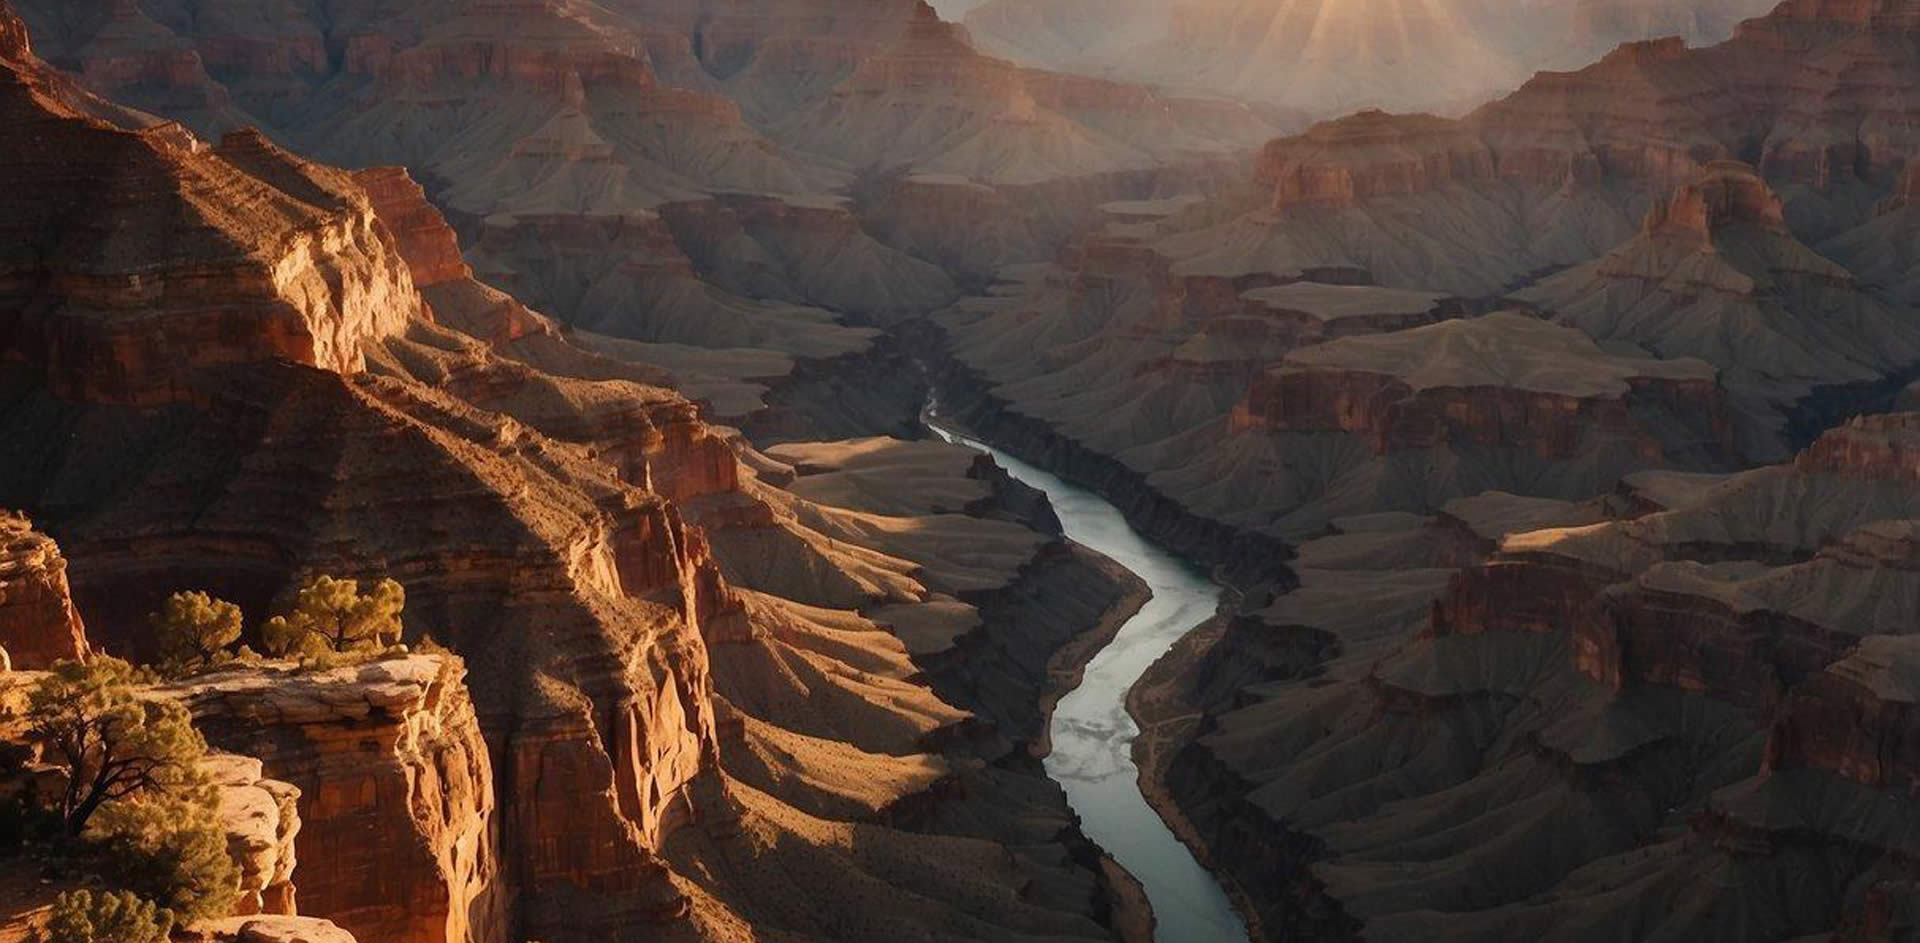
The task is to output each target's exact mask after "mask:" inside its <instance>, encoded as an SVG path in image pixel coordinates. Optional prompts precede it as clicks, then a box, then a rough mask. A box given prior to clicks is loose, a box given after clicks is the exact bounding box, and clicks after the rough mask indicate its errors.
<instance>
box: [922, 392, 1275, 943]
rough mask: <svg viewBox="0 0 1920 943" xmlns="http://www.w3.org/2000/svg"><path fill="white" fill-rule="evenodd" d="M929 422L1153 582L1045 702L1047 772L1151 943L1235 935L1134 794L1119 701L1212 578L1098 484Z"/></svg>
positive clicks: (1224, 910)
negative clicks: (1139, 899) (1079, 674)
mask: <svg viewBox="0 0 1920 943" xmlns="http://www.w3.org/2000/svg"><path fill="white" fill-rule="evenodd" d="M934 431H935V432H937V433H939V434H940V435H941V436H942V437H943V438H945V439H946V440H947V441H949V442H956V443H959V444H962V445H966V446H970V447H972V448H975V449H979V450H980V451H982V452H986V453H987V454H989V455H991V456H993V458H994V460H995V461H997V462H999V463H1000V465H1001V467H1003V468H1005V469H1006V470H1007V471H1008V472H1009V473H1010V474H1012V475H1013V477H1015V478H1018V479H1019V480H1021V481H1023V482H1026V483H1027V484H1028V485H1031V486H1033V487H1035V488H1038V489H1040V490H1041V491H1044V492H1046V495H1047V499H1048V500H1050V501H1052V502H1053V508H1054V511H1055V512H1056V513H1057V514H1059V516H1060V523H1061V524H1062V525H1064V526H1065V528H1066V533H1067V536H1068V537H1070V538H1072V539H1073V540H1074V541H1076V542H1077V543H1080V544H1082V545H1084V546H1087V547H1091V548H1093V549H1094V550H1096V551H1099V552H1100V553H1103V554H1105V555H1106V556H1108V557H1110V558H1112V559H1113V560H1115V561H1117V562H1119V563H1120V565H1121V566H1124V567H1126V568H1127V569H1129V570H1132V571H1133V572H1134V574H1135V575H1137V576H1139V577H1140V579H1142V580H1144V581H1145V582H1146V584H1147V585H1148V586H1149V587H1151V588H1152V589H1153V598H1152V599H1151V600H1150V601H1148V603H1147V604H1146V606H1144V607H1143V608H1142V609H1141V610H1140V612H1139V613H1138V614H1137V615H1135V616H1134V617H1133V618H1132V619H1130V620H1128V621H1127V624H1126V625H1124V626H1121V628H1120V632H1119V634H1118V635H1116V636H1115V637H1114V640H1113V642H1112V643H1111V644H1109V645H1108V646H1107V647H1106V648H1105V649H1104V650H1102V651H1101V652H1100V654H1099V655H1097V656H1095V658H1094V659H1093V662H1092V663H1091V664H1089V665H1088V666H1087V673H1086V678H1085V679H1084V680H1083V681H1082V682H1081V683H1080V687H1078V688H1076V689H1074V691H1073V693H1071V694H1068V695H1067V696H1066V697H1064V698H1062V699H1061V701H1060V704H1059V706H1058V707H1057V708H1056V709H1055V711H1054V714H1053V752H1052V753H1051V754H1050V755H1049V756H1048V757H1047V761H1046V765H1047V772H1048V773H1049V774H1051V775H1052V776H1053V778H1054V779H1055V780H1056V781H1057V782H1059V783H1060V785H1061V786H1062V787H1063V788H1065V789H1066V792H1067V801H1068V802H1070V803H1072V805H1073V809H1074V811H1075V812H1077V813H1079V815H1080V818H1081V822H1082V827H1083V828H1084V830H1085V831H1086V833H1087V834H1088V835H1089V836H1091V837H1092V838H1093V840H1094V841H1096V842H1099V843H1100V845H1101V847H1103V848H1105V849H1106V850H1107V851H1108V852H1109V853H1111V854H1112V855H1113V857H1114V859H1115V860H1117V861H1119V862H1120V864H1121V865H1123V866H1124V867H1125V868H1126V869H1127V870H1128V871H1130V872H1132V873H1133V875H1134V877H1136V878H1138V879H1139V880H1140V883H1141V884H1142V885H1144V886H1145V887H1146V891H1147V899H1148V900H1149V901H1150V902H1151V903H1152V905H1153V914H1154V918H1155V920H1156V929H1155V932H1154V937H1155V940H1156V943H1245V941H1246V939H1247V931H1246V927H1245V924H1243V923H1242V922H1241V919H1240V916H1239V914H1238V913H1236V912H1235V911H1234V909H1233V906H1232V904H1230V903H1229V902H1228V900H1227V895H1226V893H1225V892H1223V891H1222V890H1221V889H1220V885H1219V884H1218V883H1217V882H1215V881H1214V879H1213V876H1212V875H1211V874H1209V873H1208V872H1207V870H1206V869H1205V868H1202V867H1201V866H1200V863H1199V862H1197V861H1195V860H1194V858H1193V855H1192V853H1191V852H1189V851H1188V850H1187V846H1186V845H1183V844H1181V842H1180V840H1179V839H1178V838H1175V837H1174V834H1173V832H1172V831H1170V830H1168V828H1167V826H1166V823H1165V822H1163V821H1161V819H1160V816H1159V814H1158V813H1156V812H1154V811H1153V807H1152V806H1150V805H1148V804H1147V800H1146V797H1145V796H1142V795H1141V794H1140V783H1139V770H1138V769H1137V768H1136V767H1135V766H1134V764H1133V749H1132V747H1133V739H1134V737H1135V736H1136V735H1138V734H1139V732H1140V731H1139V728H1138V727H1137V726H1135V724H1134V722H1133V717H1132V716H1131V715H1129V714H1128V713H1127V708H1126V700H1127V690H1128V689H1129V688H1131V687H1132V686H1133V683H1134V682H1135V681H1136V680H1138V679H1139V678H1140V676H1141V675H1142V674H1145V673H1146V670H1147V669H1148V668H1149V667H1151V666H1152V665H1153V663H1154V662H1155V661H1157V660H1158V659H1159V658H1160V656H1161V655H1163V654H1165V653H1166V651H1167V649H1168V648H1170V647H1172V646H1173V644H1174V643H1175V642H1178V641H1179V640H1180V639H1181V638H1182V637H1184V636H1185V635H1186V634H1187V633H1188V632H1189V631H1191V630H1192V629H1193V627H1194V626H1197V625H1199V624H1200V623H1201V622H1203V621H1205V620H1206V619H1207V618H1208V617H1210V616H1211V615H1213V612H1214V608H1215V606H1216V604H1217V603H1218V601H1219V596H1220V590H1219V587H1217V586H1215V585H1214V584H1213V583H1211V582H1209V581H1208V580H1207V578H1206V576H1205V574H1204V573H1202V572H1201V571H1200V570H1199V569H1197V568H1196V567H1194V566H1193V565H1192V564H1190V563H1188V562H1187V561H1185V560H1182V559H1180V558H1179V557H1176V556H1174V555H1172V554H1170V553H1167V552H1166V551H1164V550H1162V549H1160V548H1159V547H1156V546H1154V545H1153V544H1152V543H1149V542H1148V541H1147V540H1146V539H1145V538H1143V537H1141V536H1140V535H1139V534H1138V533H1136V532H1135V531H1134V530H1133V528H1132V527H1130V526H1128V524H1127V521H1126V518H1125V517H1123V516H1122V515H1121V514H1120V510H1119V509H1118V508H1116V507H1114V506H1113V505H1111V504H1108V503H1107V502H1106V501H1105V500H1102V499H1101V498H1100V496H1099V495H1096V494H1094V493H1092V492H1090V491H1087V490H1086V489H1083V488H1078V487H1075V486H1074V485H1071V484H1068V483H1067V482H1065V481H1062V480H1061V479H1060V478H1058V477H1056V476H1054V475H1051V474H1049V473H1047V472H1045V471H1042V470H1041V469H1039V468H1036V467H1034V466H1032V465H1029V464H1027V463H1026V462H1023V461H1020V460H1019V459H1017V458H1014V457H1013V456H1011V455H1007V454H1005V453H1003V452H1001V451H999V450H997V449H994V448H992V447H990V446H988V445H985V444H983V443H980V442H977V441H974V440H972V439H969V438H967V437H965V436H961V435H958V434H956V433H953V432H951V431H948V430H946V429H942V428H940V427H938V426H935V427H934Z"/></svg>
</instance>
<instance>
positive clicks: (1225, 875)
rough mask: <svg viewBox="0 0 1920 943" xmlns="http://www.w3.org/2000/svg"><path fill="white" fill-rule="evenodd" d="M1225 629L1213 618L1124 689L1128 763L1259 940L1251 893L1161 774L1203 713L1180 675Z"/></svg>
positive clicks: (1148, 795) (1220, 619)
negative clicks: (1132, 733)
mask: <svg viewBox="0 0 1920 943" xmlns="http://www.w3.org/2000/svg"><path fill="white" fill-rule="evenodd" d="M1226 632H1227V621H1226V619H1225V618H1224V617H1221V616H1215V617H1214V618H1212V619H1209V620H1207V621H1206V622H1203V623H1201V624H1200V626H1199V627H1198V628H1195V629H1194V630H1193V631H1192V632H1189V633H1187V637H1186V638H1183V639H1181V640H1180V641H1179V642H1178V643H1176V644H1175V645H1174V646H1173V647H1172V648H1170V649H1167V653H1166V654H1165V655H1162V656H1160V660H1159V661H1156V662H1154V663H1153V667H1151V668H1148V669H1147V671H1146V673H1145V674H1143V675H1141V676H1140V680H1138V681H1136V682H1134V685H1133V687H1132V688H1129V689H1128V690H1127V713H1129V714H1131V715H1132V716H1133V720H1134V723H1136V724H1138V725H1139V726H1140V734H1139V736H1137V737H1135V738H1134V741H1133V762H1134V765H1135V766H1136V767H1138V769H1139V771H1140V775H1139V783H1140V794H1141V795H1142V796H1144V797H1146V800H1147V804H1148V805H1150V806H1152V807H1153V811H1154V812H1156V813H1158V814H1159V816H1160V820H1161V821H1163V822H1165V823H1167V828H1168V829H1170V830H1171V831H1172V832H1173V834H1174V836H1175V837H1177V838H1179V839H1180V843H1181V844H1183V845H1186V846H1187V850H1188V851H1190V852H1192V853H1193V857H1194V860H1196V861H1198V862H1200V865H1201V866H1202V867H1204V868H1206V869H1207V871H1208V872H1210V873H1212V875H1213V877H1214V880H1216V881H1219V882H1220V887H1221V889H1222V890H1223V891H1225V892H1226V895H1227V897H1228V898H1229V899H1230V900H1232V901H1233V908H1234V909H1235V910H1237V911H1239V913H1240V919H1242V920H1244V921H1246V925H1247V936H1248V937H1249V938H1250V939H1252V940H1253V941H1255V943H1259V941H1263V940H1265V939H1267V936H1266V932H1265V928H1264V927H1263V926H1262V925H1261V922H1260V916H1259V910H1258V908H1257V907H1256V906H1255V903H1254V899H1253V895H1251V894H1249V893H1248V892H1247V889H1246V887H1245V886H1244V885H1242V884H1241V883H1240V882H1239V880H1238V879H1236V878H1235V876H1234V874H1233V872H1232V871H1231V870H1230V869H1228V868H1225V867H1223V866H1221V865H1220V863H1219V862H1217V861H1214V860H1213V855H1212V850H1211V848H1210V847H1209V846H1208V844H1207V842H1206V839H1205V838H1204V837H1202V836H1201V834H1200V828H1199V826H1198V825H1197V824H1196V823H1195V822H1194V821H1193V820H1192V819H1191V818H1189V817H1188V816H1187V813H1186V810H1184V809H1182V808H1181V807H1180V803H1179V802H1178V801H1177V800H1176V799H1174V797H1173V793H1172V791H1170V790H1169V789H1168V788H1167V772H1168V770H1170V769H1171V768H1172V766H1173V762H1174V760H1175V759H1177V758H1178V757H1179V754H1180V751H1181V749H1183V748H1184V747H1185V746H1186V745H1187V744H1189V743H1191V742H1193V740H1194V738H1195V737H1197V736H1198V735H1199V732H1200V725H1201V720H1202V716H1203V715H1202V714H1201V713H1200V712H1199V711H1198V710H1195V709H1192V708H1191V707H1190V706H1189V705H1188V704H1187V703H1186V701H1185V699H1184V698H1183V697H1182V696H1181V694H1180V691H1179V676H1180V673H1181V671H1182V670H1183V669H1184V668H1185V667H1186V666H1188V665H1192V664H1194V663H1196V662H1198V661H1199V660H1200V659H1202V658H1204V657H1205V656H1206V653H1207V652H1208V651H1209V650H1210V649H1212V648H1213V646H1214V645H1216V644H1218V643H1219V642H1220V640H1221V639H1222V638H1224V637H1225V636H1226Z"/></svg>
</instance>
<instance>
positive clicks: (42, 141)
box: [0, 66, 420, 405]
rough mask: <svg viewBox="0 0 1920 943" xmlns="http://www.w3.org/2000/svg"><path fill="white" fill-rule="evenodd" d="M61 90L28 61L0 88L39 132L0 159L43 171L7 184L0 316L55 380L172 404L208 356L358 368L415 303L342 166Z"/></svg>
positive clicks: (24, 124) (104, 398) (8, 106)
mask: <svg viewBox="0 0 1920 943" xmlns="http://www.w3.org/2000/svg"><path fill="white" fill-rule="evenodd" d="M65 97H66V96H65V93H64V92H63V91H62V88H61V86H60V84H59V80H58V79H55V78H51V77H49V76H48V74H47V73H46V71H45V70H43V69H38V68H33V67H30V66H29V67H23V68H21V69H18V70H11V71H9V72H8V75H7V76H6V81H5V84H4V86H0V121H5V122H6V123H7V124H9V125H10V126H13V127H18V128H22V129H32V131H31V133H29V134H27V135H26V136H25V138H24V139H23V143H25V144H26V145H27V146H23V147H20V148H14V149H11V150H10V151H9V152H8V154H7V158H6V160H7V163H6V172H7V174H8V175H9V176H10V177H13V178H14V179H21V180H25V179H37V180H42V181H45V183H44V185H41V186H35V187H16V188H11V189H10V190H9V191H8V192H7V193H6V194H5V195H4V196H0V200H3V201H4V207H3V208H4V211H5V213H6V216H7V219H8V220H9V223H8V225H9V226H10V227H12V232H13V233H14V236H15V238H13V239H10V240H9V242H10V243H11V244H12V245H14V246H15V247H16V249H17V251H15V252H14V253H12V254H11V255H10V256H9V257H8V258H7V259H5V260H4V261H0V318H4V323H6V324H8V325H10V326H11V330H10V333H11V334H12V335H13V336H14V337H15V338H16V339H15V340H14V341H13V342H12V344H11V347H12V356H13V357H14V358H15V359H21V358H24V359H25V360H26V361H27V362H28V363H31V364H33V365H34V366H36V367H38V368H39V369H42V370H44V371H45V372H46V374H47V377H48V383H49V385H50V386H51V387H52V388H53V389H54V390H55V391H56V392H57V393H58V394H59V395H62V396H65V397H68V398H72V399H83V400H88V401H96V402H111V403H124V404H130V405H153V404H160V403H166V402H177V401H181V400H185V399H190V398H192V397H193V396H194V394H193V392H192V385H193V378H194V376H195V375H196V373H197V372H198V371H200V370H203V369H205V368H208V367H213V366H218V365H223V364H232V363H245V362H250V361H258V360H266V359H273V358H280V359H286V360H292V361H294V362H297V363H305V364H311V365H315V366H320V367H324V368H329V369H338V370H357V369H359V368H360V366H361V365H362V364H363V362H364V347H365V345H367V344H369V343H372V342H374V341H377V340H379V339H380V338H381V337H384V336H387V335H390V334H393V333H395V332H397V331H398V330H400V328H401V327H402V326H403V325H404V324H405V323H406V321H407V319H408V318H409V317H411V316H413V315H414V314H416V313H417V312H418V311H419V307H420V303H419V297H418V295H417V293H416V292H415V290H414V288H413V285H412V282H411V281H410V280H409V279H408V278H407V275H406V273H405V270H404V267H403V266H402V265H401V263H400V260H399V258H398V256H397V255H396V253H395V252H394V250H393V246H392V244H391V237H389V236H388V235H387V234H386V231H385V230H384V229H383V228H382V227H380V226H378V225H377V224H376V223H375V221H374V217H373V212H372V209H371V207H370V205H369V204H368V202H367V201H366V199H365V197H364V196H362V195H361V194H360V191H359V190H358V189H357V188H355V187H353V185H352V183H351V181H350V180H348V178H347V177H346V175H344V174H341V173H339V172H337V171H332V170H325V169H321V168H318V167H316V166H313V165H310V164H306V163H304V162H302V161H300V160H299V159H297V158H294V157H292V156H291V155H289V154H287V153H286V152H284V151H281V150H279V149H277V148H275V147H274V146H273V145H271V144H270V143H268V142H267V141H266V140H265V139H264V138H261V137H260V136H259V135H257V134H250V133H248V134H236V135H233V136H230V137H228V138H227V139H226V140H225V141H223V142H222V144H221V145H220V146H219V147H217V148H211V149H209V148H206V147H204V146H203V145H201V144H199V142H197V141H194V140H193V139H191V138H190V137H189V136H186V135H184V134H183V133H182V132H181V131H180V129H179V128H177V127H174V126H165V125H162V126H156V127H151V128H141V129H133V130H129V129H127V128H123V127H120V126H118V125H115V124H111V123H109V122H108V121H106V120H103V119H102V118H100V117H96V116H94V115H93V114H92V113H90V112H89V111H88V110H85V109H82V108H76V107H75V106H73V105H72V104H69V103H68V102H67V101H66V100H64V99H65ZM76 206H85V207H88V209H87V210H85V211H75V209H74V207H76ZM103 219H122V220H125V223H124V224H123V225H121V226H103V225H102V224H101V220H103ZM54 246H58V247H59V251H57V252H54V251H52V249H51V247H54Z"/></svg>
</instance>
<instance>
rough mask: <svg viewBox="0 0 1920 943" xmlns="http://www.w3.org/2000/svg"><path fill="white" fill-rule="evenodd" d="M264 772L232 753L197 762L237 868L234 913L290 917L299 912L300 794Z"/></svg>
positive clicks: (249, 758)
mask: <svg viewBox="0 0 1920 943" xmlns="http://www.w3.org/2000/svg"><path fill="white" fill-rule="evenodd" d="M264 769H265V766H264V764H263V763H262V762H261V761H260V760H259V759H258V758H257V757H252V756H239V755H232V754H213V755H211V756H209V757H208V758H207V759H206V761H204V762H203V763H202V764H201V770H202V772H204V773H206V774H207V778H208V781H209V782H210V783H211V784H212V785H213V787H214V789H215V790H216V795H217V796H218V797H219V809H218V812H217V814H218V815H219V818H220V822H221V824H222V825H224V826H225V827H226V829H227V852H228V854H230V855H232V856H233V860H234V862H235V863H236V864H238V865H239V866H240V896H239V899H238V900H236V901H235V903H234V908H233V911H234V913H235V914H236V915H241V916H250V915H258V914H273V915H281V916H289V917H290V916H294V915H296V914H297V913H298V912H299V911H298V906H299V902H298V899H297V897H296V890H295V885H294V881H293V878H294V869H295V868H296V867H297V866H298V863H299V850H298V848H297V847H296V841H295V839H296V838H297V837H298V835H299V834H300V828H301V818H300V812H299V808H298V803H299V799H300V795H301V792H300V788H299V787H297V786H295V785H293V784H292V783H288V782H284V781H281V780H278V779H268V778H267V777H266V774H265V772H264Z"/></svg>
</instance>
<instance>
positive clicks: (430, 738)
mask: <svg viewBox="0 0 1920 943" xmlns="http://www.w3.org/2000/svg"><path fill="white" fill-rule="evenodd" d="M462 675H463V670H462V668H461V666H460V665H459V664H458V663H457V662H456V661H454V660H453V659H451V658H448V657H446V656H426V655H422V656H413V657H410V658H403V659H395V660H388V661H381V662H375V663H373V664H369V665H367V666H364V667H359V668H341V669H333V670H331V671H323V672H317V673H311V674H293V673H287V672H284V671H275V670H264V671H262V670H247V671H233V672H225V673H221V674H215V675H208V676H203V677H200V678H197V679H194V680H193V681H191V682H189V683H184V684H181V685H178V686H176V687H175V688H173V689H171V690H170V693H174V694H176V695H177V696H178V697H179V698H180V699H181V700H183V701H184V702H185V703H186V704H187V705H188V706H189V708H190V709H191V710H192V711H193V713H194V722H195V725H196V726H198V727H199V728H200V729H201V730H202V731H204V732H205V733H206V735H207V738H208V740H209V741H210V742H211V743H213V744H215V745H217V746H219V747H221V748H223V749H227V750H231V751H234V752H236V753H241V754H245V755H247V756H250V757H257V758H258V761H257V762H258V763H259V765H260V767H262V768H264V769H266V770H268V771H269V772H270V773H271V775H273V776H275V777H276V778H279V779H284V780H286V781H288V782H291V783H292V784H294V785H295V786H297V787H298V791H297V792H296V793H295V795H298V796H299V797H300V799H301V803H300V804H301V809H300V817H299V822H300V826H299V829H298V833H297V835H295V836H294V839H295V843H296V845H297V848H298V854H299V858H300V860H301V861H303V862H304V865H303V867H302V868H301V869H300V871H299V882H298V884H299V888H300V908H301V910H302V912H305V913H308V914H319V915H323V916H325V917H327V918H328V919H330V920H333V921H334V922H335V923H338V924H340V925H341V926H342V927H343V928H345V929H346V930H347V931H349V932H351V933H353V934H354V935H355V936H357V937H360V938H362V939H379V940H415V941H422V943H427V941H454V940H484V939H504V934H505V933H506V930H507V923H506V919H505V918H506V898H505V893H506V886H505V883H504V880H505V879H504V876H503V875H502V874H501V868H502V860H501V858H500V854H499V840H500V834H499V823H498V821H497V820H496V818H495V817H496V815H497V812H496V809H495V801H496V800H495V790H494V784H493V764H492V762H491V759H490V757H489V755H488V752H487V745H486V742H485V741H484V739H483V738H482V736H481V732H480V726H479V723H478V721H477V719H476V718H475V715H474V713H473V705H472V702H471V701H470V700H469V698H468V696H467V693H466V689H465V685H464V683H463V677H462ZM290 863H291V862H289V864H290ZM267 909H269V912H278V913H291V912H293V911H292V909H291V908H287V909H284V910H272V909H271V908H267Z"/></svg>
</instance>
